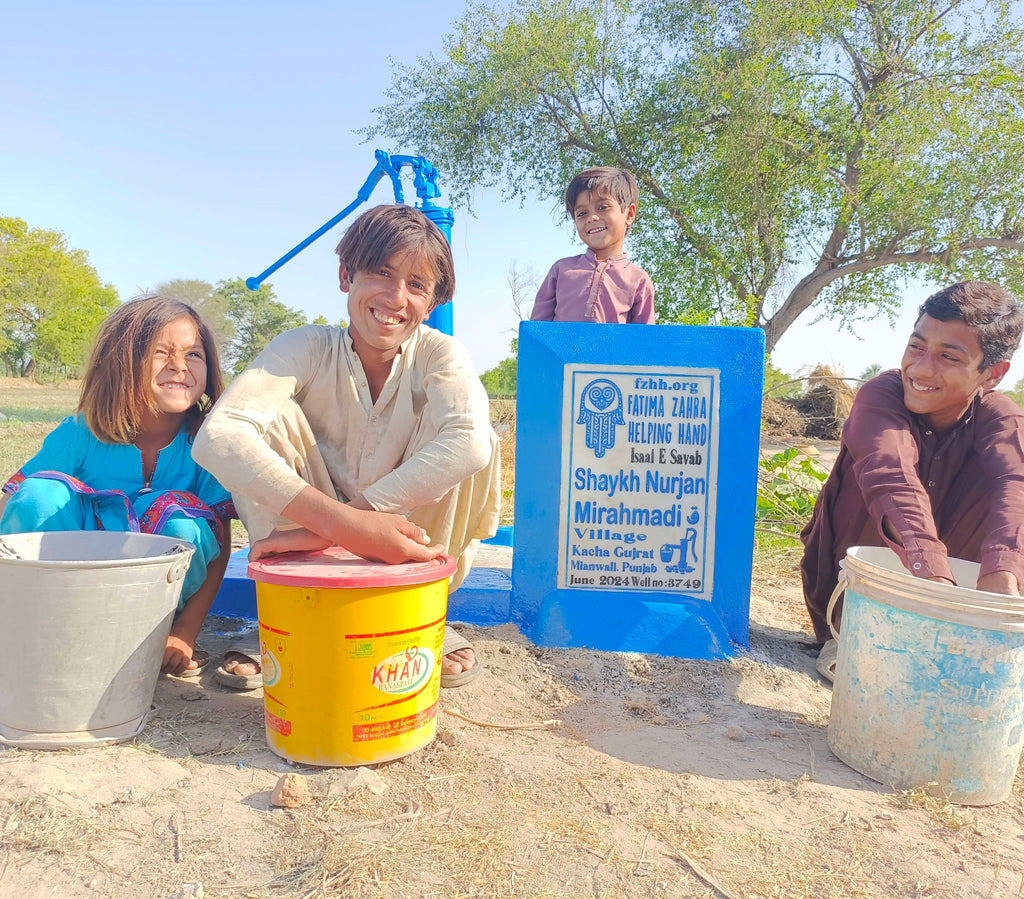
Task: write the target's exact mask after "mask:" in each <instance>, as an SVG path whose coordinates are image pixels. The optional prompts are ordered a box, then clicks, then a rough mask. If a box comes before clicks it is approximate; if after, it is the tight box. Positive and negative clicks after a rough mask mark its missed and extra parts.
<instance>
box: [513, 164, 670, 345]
mask: <svg viewBox="0 0 1024 899" xmlns="http://www.w3.org/2000/svg"><path fill="white" fill-rule="evenodd" d="M639 197H640V191H639V188H638V187H637V183H636V179H635V178H634V177H633V176H632V175H631V174H630V173H629V172H627V171H626V170H625V169H617V168H611V167H609V166H601V167H600V168H595V169H587V170H586V171H584V172H580V173H579V174H578V175H577V176H576V177H575V178H573V179H572V181H571V182H569V187H568V189H567V190H566V192H565V209H566V212H567V213H568V214H569V215H570V216H571V217H572V219H573V221H575V222H576V231H577V232H578V233H579V235H580V239H581V240H582V241H583V243H585V244H586V245H587V247H588V249H587V252H586V253H584V254H583V255H582V256H570V257H568V258H567V259H559V260H558V262H556V263H555V264H554V265H553V266H552V267H551V271H550V272H548V276H547V277H546V278H545V279H544V282H543V283H542V284H541V286H540V290H539V291H537V299H536V301H535V302H534V304H533V313H532V314H531V316H530V318H532V319H533V320H534V321H548V322H550V321H556V322H618V323H625V322H632V323H638V324H647V325H653V324H654V284H653V283H652V282H651V277H650V275H648V274H647V272H645V271H644V270H643V269H642V268H640V267H639V266H636V265H634V264H633V263H632V262H630V261H629V257H628V256H627V255H626V254H625V252H623V249H622V247H623V243H624V242H625V239H626V233H627V232H628V231H629V226H630V225H632V224H633V220H634V219H635V218H636V204H637V200H638V199H639Z"/></svg>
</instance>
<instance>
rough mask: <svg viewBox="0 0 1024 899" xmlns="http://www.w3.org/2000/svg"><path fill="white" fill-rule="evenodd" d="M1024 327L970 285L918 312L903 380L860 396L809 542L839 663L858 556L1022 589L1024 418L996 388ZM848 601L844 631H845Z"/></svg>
mask: <svg viewBox="0 0 1024 899" xmlns="http://www.w3.org/2000/svg"><path fill="white" fill-rule="evenodd" d="M1022 327H1024V312H1022V307H1021V304H1020V303H1019V302H1018V301H1017V300H1016V299H1015V298H1014V297H1013V296H1011V295H1010V294H1009V293H1007V292H1006V291H1005V290H1003V289H1002V288H1000V287H998V286H996V285H994V284H989V283H986V282H984V281H965V282H962V283H960V284H954V285H952V286H951V287H947V288H945V289H943V290H940V291H939V292H938V293H935V294H933V295H932V296H930V297H929V298H928V299H927V300H925V302H924V305H922V306H921V308H920V317H919V318H918V320H917V323H916V324H915V326H914V332H913V334H912V335H911V337H910V341H909V342H908V344H907V348H906V350H905V351H904V354H903V361H902V364H901V367H900V370H899V371H896V370H893V371H888V372H885V373H884V374H881V375H879V376H878V377H877V378H874V379H873V380H871V381H869V382H867V383H866V384H864V386H863V387H861V389H860V391H859V392H858V393H857V398H856V400H855V401H854V404H853V409H852V411H851V413H850V417H849V419H847V422H846V424H845V426H844V428H843V437H842V444H841V446H840V450H839V456H838V458H837V459H836V464H835V466H834V468H833V470H832V473H831V474H830V475H829V478H828V480H827V481H826V482H825V486H824V487H823V488H822V491H821V495H820V496H819V497H818V502H817V504H816V506H815V509H814V514H813V515H812V517H811V520H810V522H808V524H807V526H806V527H805V528H804V531H803V534H802V535H801V538H802V540H803V543H804V556H803V561H802V562H801V566H800V571H801V575H802V578H803V585H804V598H805V600H806V602H807V609H808V611H809V612H810V615H811V621H812V622H813V624H814V632H815V635H816V638H817V640H818V641H819V642H821V643H823V644H824V645H823V648H822V652H821V656H820V657H819V660H818V670H819V671H820V672H821V673H822V674H823V676H825V677H828V678H829V679H831V672H832V670H833V668H834V664H835V649H836V644H835V641H834V640H830V637H831V633H830V631H829V623H828V621H827V617H826V615H827V607H828V602H829V598H830V597H831V595H832V592H833V590H834V589H835V586H836V584H837V582H838V576H839V561H840V560H841V559H842V558H843V557H844V556H845V555H846V550H847V549H848V548H849V547H851V546H889V547H890V548H891V549H893V550H894V551H895V552H896V553H897V555H899V557H900V560H901V561H902V562H903V564H904V565H905V566H906V567H907V569H908V570H909V571H911V572H912V573H913V574H915V575H917V576H918V577H924V578H929V579H931V580H936V581H942V582H944V583H953V582H954V581H953V576H952V572H951V571H950V568H949V563H948V558H949V557H950V556H952V557H954V558H960V559H969V560H973V561H975V562H979V563H980V564H981V571H980V573H979V579H978V589H979V590H985V591H988V592H992V593H1004V594H1010V595H1014V596H1016V595H1019V594H1020V587H1021V583H1022V582H1024V413H1022V412H1021V410H1020V408H1018V406H1017V405H1016V404H1015V403H1014V402H1013V401H1012V400H1010V399H1009V398H1007V397H1006V396H1004V395H1003V394H1002V393H999V392H997V391H995V387H996V386H997V385H998V384H999V382H1000V381H1001V380H1002V378H1003V376H1004V375H1005V374H1006V371H1007V369H1008V368H1009V366H1010V357H1011V356H1012V355H1013V353H1014V351H1015V350H1016V349H1017V346H1018V345H1019V343H1020V339H1021V330H1022ZM841 611H842V602H841V601H840V602H838V603H837V604H836V609H835V612H834V615H833V623H834V624H835V626H836V628H837V629H838V626H839V620H840V616H841Z"/></svg>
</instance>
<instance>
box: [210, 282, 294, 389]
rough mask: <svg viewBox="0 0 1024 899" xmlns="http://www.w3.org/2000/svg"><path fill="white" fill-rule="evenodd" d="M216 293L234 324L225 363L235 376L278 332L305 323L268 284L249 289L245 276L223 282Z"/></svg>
mask: <svg viewBox="0 0 1024 899" xmlns="http://www.w3.org/2000/svg"><path fill="white" fill-rule="evenodd" d="M214 293H215V294H217V295H218V296H219V297H221V298H222V299H223V300H224V301H225V303H226V304H227V317H228V319H229V320H230V322H231V324H232V326H233V327H234V335H233V337H232V339H231V342H230V347H229V349H228V352H227V354H226V357H225V359H224V365H225V367H227V366H230V368H231V371H232V372H233V373H234V374H236V375H237V374H240V373H241V372H242V370H243V369H244V368H245V367H246V366H247V365H248V364H249V363H250V362H252V360H253V359H255V358H256V356H257V355H259V353H260V351H261V350H262V349H263V348H264V347H265V346H266V345H267V344H268V343H270V341H271V340H273V339H274V338H275V337H277V335H278V334H280V333H282V332H283V331H287V330H288V329H290V328H297V327H299V325H304V324H306V316H305V315H304V314H303V313H302V312H299V311H298V310H296V309H290V308H289V307H287V306H285V305H284V303H280V302H278V300H277V299H276V297H275V296H274V289H273V288H272V287H271V286H270V285H269V284H262V285H261V286H260V289H259V290H249V288H248V287H246V286H245V280H244V279H242V278H234V279H232V280H230V281H221V282H220V283H219V284H218V285H217V287H216V289H215V291H214Z"/></svg>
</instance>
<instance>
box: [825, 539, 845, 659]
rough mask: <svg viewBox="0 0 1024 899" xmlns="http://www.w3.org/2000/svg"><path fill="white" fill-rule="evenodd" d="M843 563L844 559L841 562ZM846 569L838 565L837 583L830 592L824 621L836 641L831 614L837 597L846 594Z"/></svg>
mask: <svg viewBox="0 0 1024 899" xmlns="http://www.w3.org/2000/svg"><path fill="white" fill-rule="evenodd" d="M843 561H845V559H844V560H843ZM846 585H847V582H846V569H845V568H844V567H843V563H842V562H840V563H839V583H837V584H836V589H835V590H833V591H832V596H831V597H830V598H829V601H828V611H827V612H826V613H825V616H826V620H827V621H828V629H829V630H830V631H832V636H833V637H834V638H835V639H836V640H838V639H839V631H837V630H836V626H835V625H834V624H833V623H832V612H833V611H834V610H835V607H836V603H837V602H839V597H840V596H841V595H842V594H843V593H845V592H846Z"/></svg>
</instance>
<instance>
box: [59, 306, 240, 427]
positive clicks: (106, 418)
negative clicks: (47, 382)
mask: <svg viewBox="0 0 1024 899" xmlns="http://www.w3.org/2000/svg"><path fill="white" fill-rule="evenodd" d="M180 318H190V319H192V321H193V323H194V324H195V326H196V330H197V331H198V332H199V339H200V340H201V341H202V344H203V351H204V353H205V354H206V391H205V395H204V396H203V397H200V399H199V400H198V401H197V402H196V403H195V405H193V406H192V408H191V409H189V410H188V417H187V419H186V421H187V423H188V432H189V435H190V436H192V437H195V435H196V432H197V431H198V430H199V426H200V425H201V424H202V423H203V417H204V416H205V415H206V413H207V412H208V411H209V410H210V408H211V407H212V406H213V404H214V403H215V402H216V401H217V397H219V396H220V395H221V393H223V391H224V379H223V377H222V376H221V373H220V357H219V355H218V353H217V344H216V342H215V341H214V339H213V332H212V331H211V330H210V329H209V327H208V326H207V324H206V322H204V321H203V320H202V318H201V317H200V315H199V313H198V312H196V311H195V309H193V308H192V307H191V306H189V305H187V304H186V303H182V302H181V301H179V300H171V299H167V298H166V297H160V296H146V297H138V298H136V299H134V300H129V301H128V302H127V303H124V304H123V305H122V306H120V307H118V308H117V309H115V310H114V311H113V312H112V313H111V314H110V316H109V317H108V318H107V320H106V321H105V322H104V323H103V325H102V327H101V328H100V333H99V335H98V336H97V337H96V342H95V344H93V348H92V354H91V355H90V357H89V364H88V366H87V367H86V370H85V377H84V378H83V379H82V397H81V399H80V400H79V401H78V411H79V412H80V413H82V415H83V416H85V423H86V424H87V425H88V426H89V430H90V431H92V432H93V434H95V435H96V436H97V437H98V438H99V439H100V440H102V441H104V442H106V443H133V442H134V441H135V438H136V437H137V436H138V433H139V425H140V424H141V422H142V417H143V413H144V412H145V411H146V410H147V409H148V410H151V411H155V407H154V405H153V397H152V395H151V393H150V391H149V389H148V385H149V368H148V363H149V360H150V357H151V355H152V350H153V342H154V341H155V340H156V338H157V336H158V335H159V334H160V332H161V331H162V330H163V329H164V328H165V327H166V326H167V325H169V324H170V323H171V322H175V321H177V320H178V319H180Z"/></svg>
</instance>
